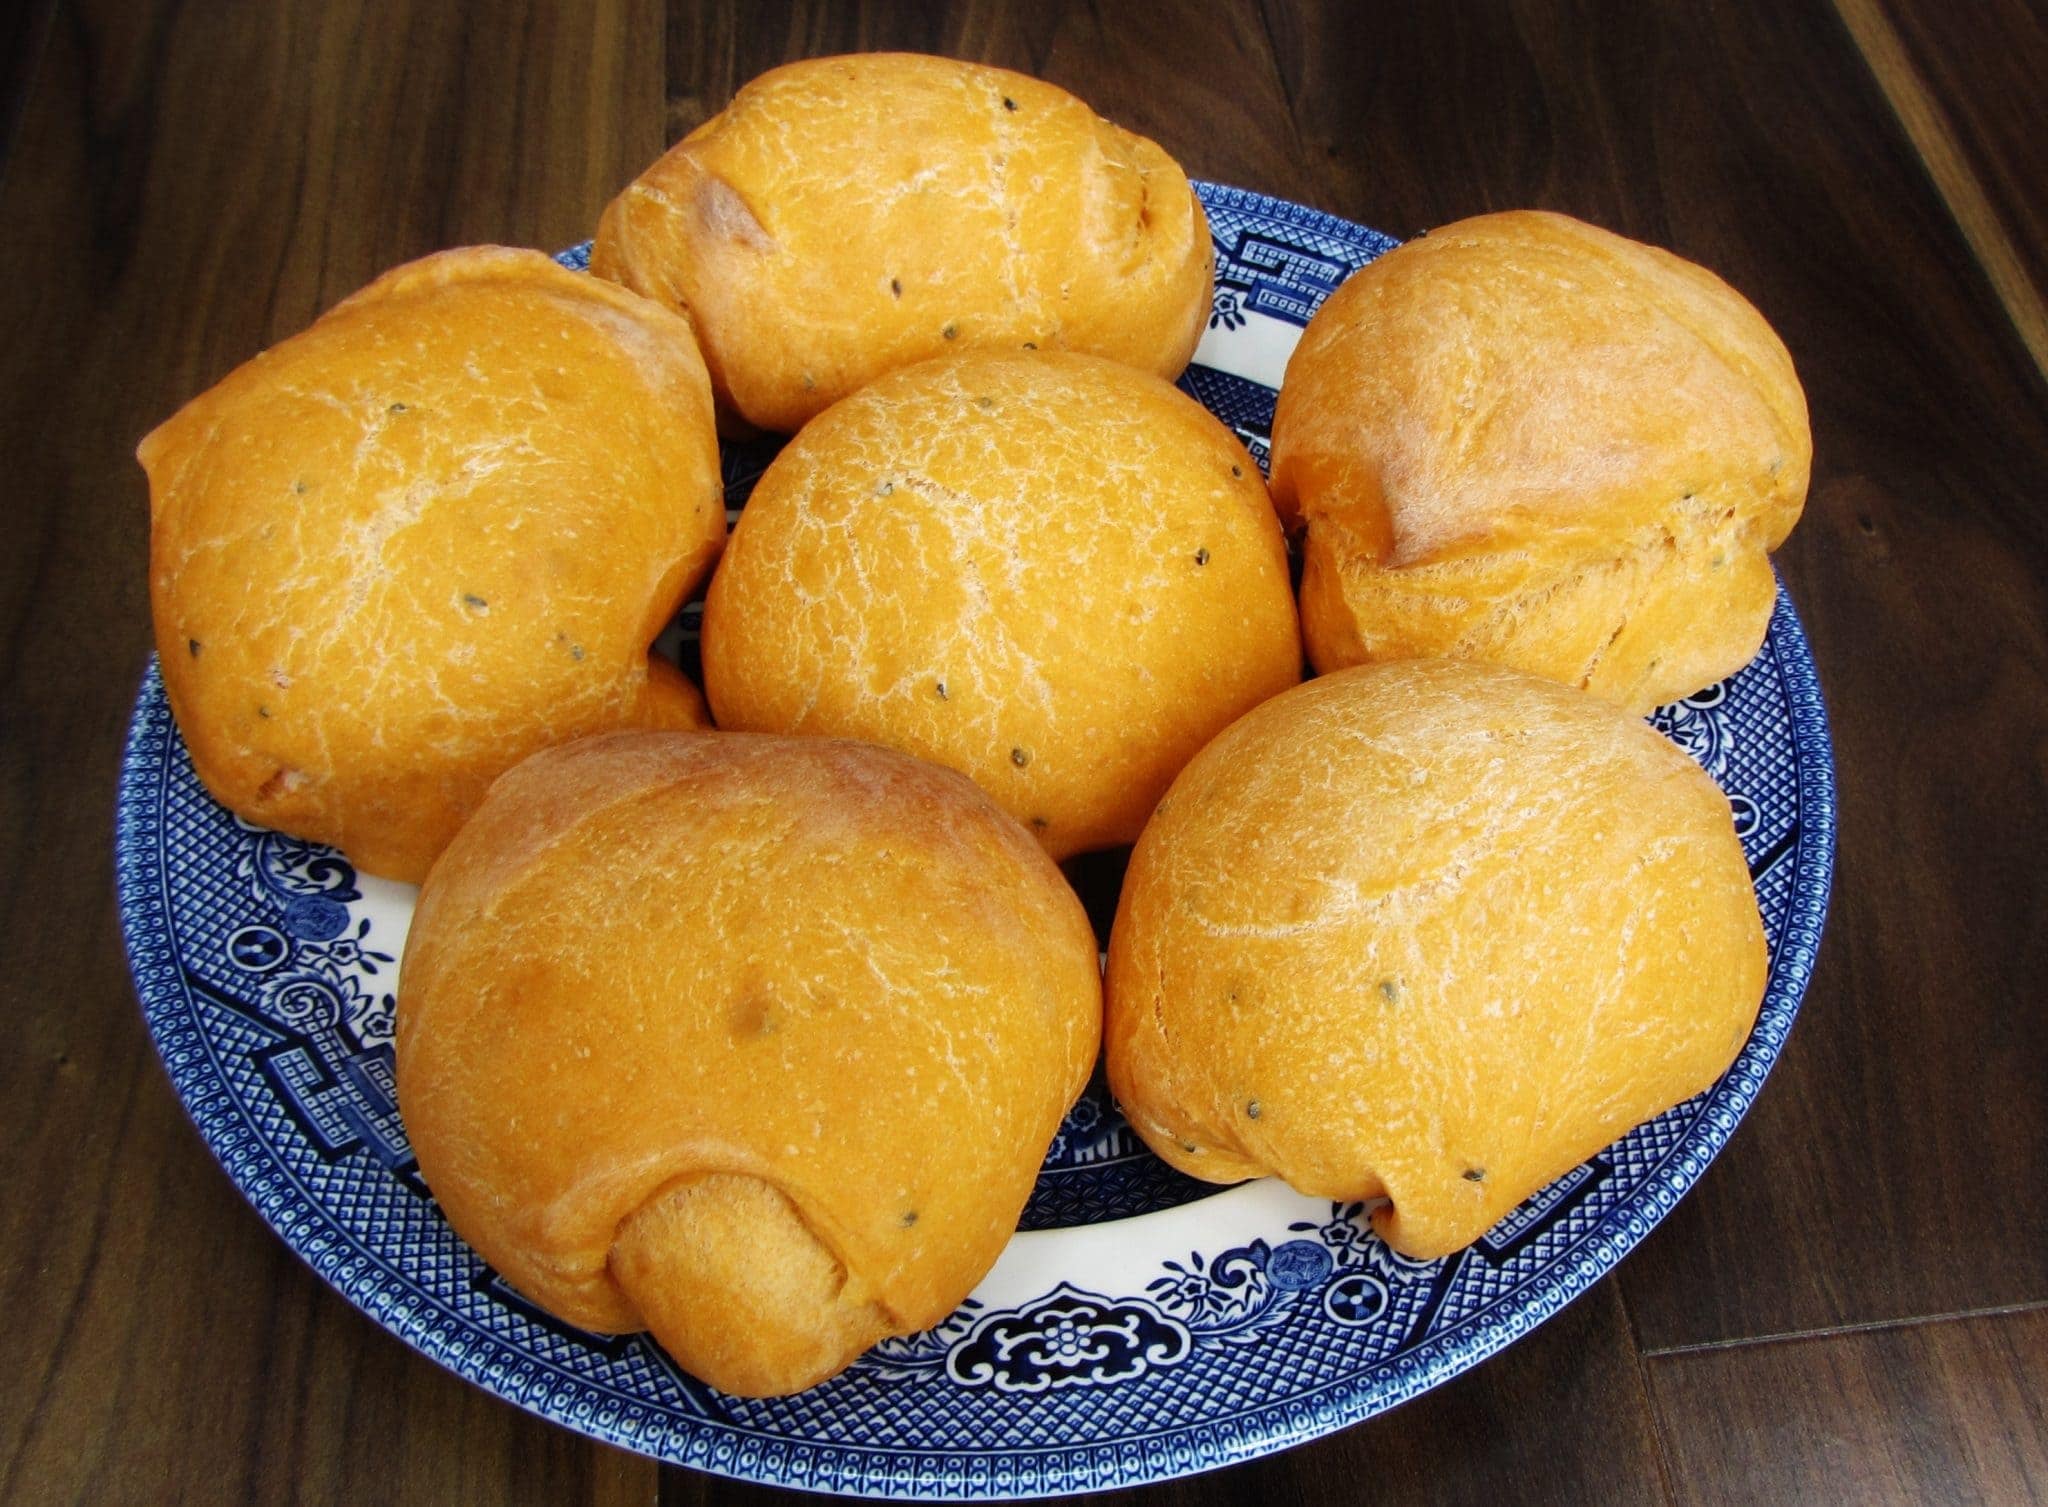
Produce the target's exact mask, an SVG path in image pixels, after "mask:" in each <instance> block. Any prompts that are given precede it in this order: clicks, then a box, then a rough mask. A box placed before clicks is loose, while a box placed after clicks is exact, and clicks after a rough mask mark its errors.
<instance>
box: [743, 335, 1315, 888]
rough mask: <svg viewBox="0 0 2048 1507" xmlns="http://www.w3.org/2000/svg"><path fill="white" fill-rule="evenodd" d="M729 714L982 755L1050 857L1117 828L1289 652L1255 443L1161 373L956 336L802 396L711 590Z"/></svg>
mask: <svg viewBox="0 0 2048 1507" xmlns="http://www.w3.org/2000/svg"><path fill="white" fill-rule="evenodd" d="M703 643H704V680H705V689H706V693H707V695H708V696H709V697H710V700H711V705H712V708H713V711H714V713H715V714H716V716H717V719H718V723H719V725H720V726H721V727H732V728H741V729H747V730H752V731H758V732H782V733H818V734H826V735H830V736H838V737H854V738H864V739H869V740H871V741H874V742H878V743H886V744H889V745H890V746H892V747H896V748H901V749H903V750H905V751H907V752H910V753H914V754H917V755H918V756H919V757H922V758H926V759H931V760H933V761H934V762H936V763H940V764H944V765H946V766H947V767H949V768H952V769H957V770H959V771H961V772H962V773H964V774H966V775H968V776H970V777H971V778H973V779H974V780H975V781H976V783H978V784H979V785H981V787H982V788H983V789H984V790H986V791H987V792H988V793H989V794H990V795H992V796H994V797H995V799H996V801H997V802H998V803H999V804H1000V805H1001V806H1002V807H1003V808H1004V809H1005V810H1007V811H1009V812H1010V813H1011V814H1012V815H1013V816H1015V817H1017V819H1018V820H1020V821H1022V822H1024V823H1026V824H1027V825H1028V826H1029V827H1030V828H1031V829H1032V830H1033V831H1034V832H1035V833H1036V834H1037V835H1038V838H1039V840H1040V841H1041V842H1042V843H1043V844H1044V845H1045V847H1046V849H1047V850H1048V851H1049V852H1051V853H1052V854H1053V855H1054V856H1055V857H1065V856H1067V855H1068V854H1072V853H1078V852H1083V851H1086V850H1088V849H1091V848H1100V847H1106V846H1110V845H1112V844H1116V843H1126V842H1131V841H1133V840H1135V839H1136V837H1137V835H1138V831H1139V829H1140V828H1141V827H1142V826H1143V825H1144V822H1145V817H1146V815H1147V814H1148V813H1149V812H1150V811H1151V809H1152V804H1153V802H1155V801H1156V800H1157V799H1158V798H1159V796H1160V795H1161V794H1162V793H1163V792H1164V791H1165V789H1166V786H1167V784H1168V783H1169V782H1170V781H1171V780H1172V778H1173V776H1174V774H1175V773H1176V772H1178V770H1179V769H1180V767H1181V765H1182V764H1184V763H1185V762H1186V761H1187V760H1188V759H1189V758H1190V757H1191V756H1192V755H1193V754H1194V752H1195V750H1197V749H1198V748H1200V747H1201V746H1202V744H1203V743H1204V742H1206V741H1207V740H1208V739H1209V738H1210V737H1211V736H1212V735H1213V734H1214V733H1216V732H1217V731H1218V730H1220V729H1221V728H1222V727H1223V726H1224V725H1225V724H1227V723H1228V722H1230V721H1231V719H1233V718H1234V717H1236V716H1237V715H1238V714H1239V713H1241V712H1243V711H1245V710H1246V709H1247V708H1249V707H1251V706H1254V705H1256V704H1257V703H1258V702H1260V701H1262V700H1264V699H1265V698H1266V697H1268V696H1271V695H1273V694H1275V693H1276V692H1278V691H1281V690H1284V689H1286V688H1287V687H1288V686H1291V685H1293V684H1294V683H1295V682H1296V681H1297V680H1299V679H1300V674H1301V648H1300V640H1299V637H1298V633H1297V629H1296V625H1295V615H1294V604H1293V600H1292V597H1291V594H1290V589H1289V584H1288V578H1287V561H1286V553H1285V546H1284V543H1283V541H1282V539H1281V534H1280V526H1279V522H1278V520H1277V519H1276V518H1275V516H1274V514H1273V508H1272V504H1271V502H1270V500H1269V499H1268V498H1267V496H1266V491H1265V487H1264V484H1263V483H1262V482H1261V480H1260V478H1259V473H1258V469H1257V467H1256V466H1254V465H1253V463H1252V461H1251V459H1250V457H1248V456H1247V455H1246V454H1245V452H1244V448H1243V447H1242V446H1241V445H1239V444H1238V442H1237V440H1236V438H1235V437H1234V436H1232V435H1231V434H1230V432H1229V431H1228V430H1226V429H1225V428H1224V427H1223V426H1222V424H1220V423H1219V422H1218V421H1217V420H1216V419H1215V418H1214V417H1213V416H1212V415H1210V414H1209V413H1207V412H1206V411H1205V410H1203V409H1202V408H1201V406H1200V405H1199V404H1197V403H1195V402H1194V401H1193V400H1192V399H1190V398H1189V397H1187V396H1186V395H1185V394H1184V393H1181V392H1179V391H1178V390H1176V389H1175V388H1173V387H1172V386H1170V385H1169V384H1167V383H1166V382H1164V381H1162V380H1160V379H1159V378H1156V377H1152V376H1149V375H1146V374H1145V373H1142V372H1137V371H1133V370H1131V369H1130V368H1128V367H1124V366H1120V365H1118V364H1116V363H1114V362H1111V361H1106V360H1102V359H1100V358H1097V357H1091V356H1079V355H1071V354H1064V355H1056V354H1052V353H1039V354H1035V355H1029V354H1027V355H1015V356H1010V355H992V354H991V355H967V356H960V357H955V358H951V359H942V360H939V361H933V362H927V363H925V364H924V365H921V366H918V367H914V368H911V369H909V370H907V371H902V372H896V373H893V374H891V375H889V376H887V377H884V378H882V379H881V380H879V381H878V382H876V383H875V384H873V385H872V386H870V387H867V388H864V389H862V390H861V391H860V392H858V393H856V394H855V395H854V396H853V397H851V398H848V399H847V400H845V401H844V402H842V403H840V404H838V405H837V406H835V407H834V408H832V409H830V410H829V411H827V412H826V413H824V414H821V415H819V417H818V418H816V419H814V420H813V421H812V422H811V423H810V424H808V425H807V426H805V428H804V430H803V432H802V433H801V434H799V435H798V436H797V437H796V438H795V439H794V440H793V441H791V443H790V444H789V445H788V446H787V447H785V448H784V449H783V451H782V453H781V454H780V455H779V456H777V458H776V459H775V461H774V463H773V464H772V465H771V466H770V467H769V468H768V471H767V473H766V474H765V475H764V476H763V477H762V478H761V480H760V483H759V484H758V485H757V486H756V487H755V489H754V493H753V496H752V497H751V498H750V499H749V501H748V503H747V508H746V511H745V512H744V513H743V514H741V517H740V522H739V524H738V525H737V527H736V528H735V530H734V533H733V538H732V542H731V544H730V546H729V547H728V549H727V552H726V557H725V560H724V562H723V564H722V565H721V566H720V568H719V572H718V575H717V576H716V578H715V579H714V580H713V581H712V584H711V590H710V593H709V595H708V596H707V598H706V601H705V609H704V640H703Z"/></svg>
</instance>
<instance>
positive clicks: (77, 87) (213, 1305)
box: [0, 4, 662, 1503]
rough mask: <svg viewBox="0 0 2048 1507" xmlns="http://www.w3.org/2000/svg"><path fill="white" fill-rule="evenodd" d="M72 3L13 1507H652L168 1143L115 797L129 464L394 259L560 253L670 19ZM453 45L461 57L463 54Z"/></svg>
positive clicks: (32, 239)
mask: <svg viewBox="0 0 2048 1507" xmlns="http://www.w3.org/2000/svg"><path fill="white" fill-rule="evenodd" d="M495 9H496V12H497V14H496V19H495V20H494V21H493V22H491V23H490V24H485V23H484V22H483V21H481V20H480V19H478V18H474V17H472V18H471V20H470V21H469V22H468V23H464V22H462V20H461V19H460V18H461V14H462V13H461V12H458V11H457V10H456V9H455V8H451V7H441V6H439V5H433V4H420V5H416V6H410V7H407V6H379V7H377V8H376V10H375V16H374V24H372V18H371V15H370V13H368V12H365V11H361V10H357V9H354V8H351V7H348V6H339V5H337V6H327V5H304V6H299V7H296V8H285V7H277V8H272V7H268V6H264V7H253V6H252V7H235V6H228V7H193V8H190V9H176V8H172V7H159V8H154V9H152V8H148V7H139V6H104V7H101V6H67V7H65V8H64V9H62V10H61V11H60V12H59V14H58V17H57V19H56V23H55V25H54V27H53V29H52V32H51V35H50V39H49V42H48V45H47V50H46V52H45V54H44V56H43V58H42V61H41V66H40V69H39V71H38V73H37V76H36V81H35V87H34V90H33V92H32V96H31V98H30V99H29V101H28V104H27V106H26V109H25V112H24V114H23V119H22V128H21V134H20V139H19V142H18V144H17V146H16V149H15V154H14V160H13V161H12V163H11V164H10V166H9V170H8V172H7V175H6V179H5V182H4V186H0V224H4V225H5V227H6V230H5V233H4V239H0V259H4V260H0V267H4V272H5V277H4V286H5V294H4V296H0V392H4V394H5V405H6V406H5V410H4V414H0V475H4V476H5V477H6V479H7V483H6V484H7V495H8V499H9V500H8V505H7V517H8V523H9V544H8V549H7V551H6V555H5V566H4V569H0V707H4V708H5V710H4V712H0V847H4V853H5V862H4V864H0V957H4V958H5V960H6V966H5V968H4V969H0V1012H4V1017H5V1020H6V1023H7V1032H8V1047H7V1050H6V1051H4V1052H0V1103H4V1104H6V1105H7V1106H8V1107H9V1117H8V1118H9V1124H10V1134H9V1135H8V1136H7V1137H5V1138H4V1140H0V1187H5V1188H6V1189H7V1194H8V1196H7V1197H6V1198H5V1199H0V1300H4V1302H5V1303H6V1305H7V1308H6V1311H7V1313H8V1315H9V1317H8V1322H7V1323H6V1324H5V1325H4V1326H0V1498H4V1499H6V1500H9V1501H22V1502H38V1503H40V1502H50V1501H67V1500H96V1501H97V1500H106V1501H124V1502H125V1501H149V1500H161V1499H176V1498H179V1497H187V1498H191V1499H195V1500H224V1501H225V1500H233V1501H258V1500H273V1501H284V1500H330V1501H360V1500H366V1499H376V1500H407V1501H414V1502H441V1501H449V1500H531V1501H537V1502H538V1501H553V1500H558V1499H566V1500H573V1501H590V1502H597V1501H623V1500H641V1501H644V1500H647V1499H649V1498H651V1496H652V1495H653V1492H654V1489H655V1478H654V1468H653V1466H652V1465H651V1463H649V1462H647V1461H644V1460H639V1459H636V1458H632V1457H629V1456H625V1455H621V1454H617V1453H615V1452H612V1451H606V1450H601V1449H599V1448H598V1447H596V1446H593V1445H589V1444H586V1443H584V1442H582V1441H579V1440H577V1439H575V1438H574V1437H573V1436H570V1435H568V1434H565V1433H564V1432H562V1431H561V1430H560V1429H558V1428H556V1427H554V1426H553V1425H551V1424H547V1423H543V1422H541V1421H539V1420H537V1419H533V1418H529V1417H527V1416H526V1415H524V1414H522V1413H519V1412H518V1411H516V1410H515V1409H512V1408H510V1407H508V1406H505V1405H503V1404H501V1403H497V1402H495V1401H492V1400H490V1399H488V1398H486V1397H484V1396H482V1395H481V1394H479V1393H476V1392H474V1391H473V1390H472V1389H470V1388H469V1387H467V1386H466V1385H464V1384H463V1383H461V1382H459V1381H457V1380H456V1379H455V1378H453V1377H451V1376H449V1375H447V1374H445V1373H443V1372H441V1371H440V1370H438V1369H437V1368H436V1367H434V1366H433V1365H432V1364H430V1363H429V1362H427V1361H425V1360H424V1359H422V1358H420V1357H419V1356H417V1355H416V1354H414V1353H412V1352H411V1351H409V1350H407V1349H406V1348H405V1347H404V1346H402V1345H400V1344H399V1343H397V1342H396V1341H394V1340H392V1339H390V1338H389V1337H388V1336H386V1335H385V1334H383V1333H382V1332H381V1331H379V1330H377V1329H376V1328H375V1327H374V1326H372V1325H371V1324H370V1323H369V1322H368V1321H367V1320H366V1319H364V1318H362V1317H361V1316H359V1315H358V1314H356V1313H355V1312H354V1310H352V1309H350V1308H349V1307H348V1306H347V1305H346V1304H344V1303H343V1302H342V1301H341V1300H340V1299H338V1298H337V1297H335V1296H334V1295H333V1294H332V1293H330V1292H329V1291H328V1290H327V1289H326V1288H325V1287H324V1286H322V1285H321V1284H320V1283H319V1282H318V1281H317V1280H316V1279H315V1278H314V1277H313V1276H312V1275H311V1273H310V1272H308V1271H307V1270H306V1269H305V1268H303V1267H302V1266H300V1265H299V1263H298V1262H297V1261H296V1259H294V1258H293V1257H291V1256H290V1255H289V1254H288V1253H287V1252H286V1251H285V1250H284V1249H283V1247H282V1246H281V1245H280V1243H279V1242H278V1241H277V1240H276V1239H275V1238H274V1237H272V1236H271V1235H270V1234H269V1233H268V1232H267V1231H266V1230H264V1229H263V1228H262V1226H261V1225H260V1224H259V1223H258V1222H257V1221H256V1219H255V1217H254V1216H253V1215H252V1214H251V1213H250V1212H249V1211H248V1209H247V1207H246V1206H245V1205H243V1204H242V1203H241V1202H240V1200H239V1199H238V1197H237V1196H236V1195H235V1194H234V1192H233V1190H232V1189H231V1188H230V1187H229V1186H228V1184H227V1182H226V1179H225V1178H224V1177H223V1176H222V1175H221V1174H220V1173H219V1171H218V1170H217V1169H216V1168H215V1167H214V1166H213V1164H212V1162H211V1161H210V1159H209V1158H208V1157H207V1155H206V1152H205V1150H204V1149H203V1147H202V1146H201V1145H200V1142H199V1140H198V1138H197V1137H196V1136H195V1135H194V1134H193V1133H192V1131H191V1128H190V1126H189V1125H188V1124H187V1123H186V1122H185V1120H184V1118H183V1116H182V1115H181V1114H180V1113H179V1111H178V1109H177V1106H176V1101H175V1100H174V1099H173V1098H172V1096H171V1093H170V1090H169V1087H168V1085H167V1083H166V1082H165V1080H164V1076H163V1072H162V1069H161V1067H160V1066H159V1065H158V1064H157V1062H156V1060H155V1055H154V1053H153V1052H152V1051H151V1049H150V1047H149V1044H148V1042H147V1039H146V1038H145V1036H144V1034H143V1031H142V1027H141V1022H140V1019H139V1016H138V1013H137V1011H136V1008H135V1000H134V994H133V991H132V988H131V986H130V984H129V982H128V980H127V978H126V977H125V973H124V970H123V967H122V964H121V961H120V959H121V944H120V936H119V932H118V929H117V926H116V922H115V917H114V911H113V905H112V896H111V890H112V882H111V872H110V835H111V820H110V814H109V813H110V802H111V799H112V793H113V784H114V772H115V767H116V762H117V757H118V752H119V748H120V744H121V735H122V727H123V724H124V722H125V720H126V716H127V711H128V707H129V704H130V702H131V700H132V698H133V695H134V690H135V685H136V681H137V679H138V677H139V676H140V674H141V670H142V666H143V661H144V656H145V654H146V652H147V645H148V606H147V601H146V594H145V590H144V554H145V546H146V525H145V521H144V519H145V514H144V491H143V486H142V479H141V475H140V472H139V470H138V469H137V468H136V466H135V464H134V461H133V458H132V456H133V450H134V446H135V442H136V440H137V439H138V438H139V437H140V436H141V435H142V434H143V432H144V431H145V430H147V429H148V428H149V427H150V426H151V425H152V424H153V423H155V422H156V421H157V420H159V419H161V418H162V417H164V416H166V415H167V414H168V413H169V412H170V411H171V410H172V409H173V408H175V407H176V406H177V405H178V404H179V403H180V402H181V401H183V400H184V399H185V398H186V397H188V396H190V395H191V394H192V393H194V392H196V391H197V390H198V389H199V388H200V387H202V386H203V385H205V384H206V383H207V382H209V381H210V380H212V379H213V378H215V377H217V376H218V375H220V374H221V373H222V372H224V371H226V370H227V369H228V368H229V367H231V366H233V365H234V364H236V363H238V362H240V361H242V360H244V359H246V358H247V357H248V356H250V355H251V354H253V353H254V352H255V351H256V350H258V349H260V348H261V347H262V346H263V345H264V344H266V343H268V342H269V341H271V340H274V339H275V338H277V337H278V336H280V335H282V334H285V333H288V332H290V331H291V330H294V329H296V328H298V327H299V326H301V325H303V324H304V323H306V322H307V321H308V320H309V319H310V318H311V317H312V316H313V314H314V313H315V312H316V311H317V310H319V309H320V308H321V307H323V306H325V305H326V304H329V303H331V302H333V301H334V300H335V299H336V298H338V297H340V296H341V295H342V294H344V293H346V292H348V291H350V290H352V289H353V288H355V287H356V286H358V285H360V284H361V283H362V282H364V281H366V280H367V279H368V278H369V277H370V276H372V275H373V274H374V273H375V272H377V271H378V270H380V269H381V268H383V267H384V266H386V265H389V264H390V263H393V262H396V261H399V260H403V259H404V258H406V257H408V256H412V255H416V254H418V253H421V252H424V251H427V250H429V249H432V248H434V247H436V246H439V245H442V244H444V243H447V242H449V241H453V240H461V239H483V238H492V239H505V240H514V241H522V240H523V241H530V242H538V243H540V244H543V245H546V244H553V243H558V242H563V241H569V240H573V239H577V238H579V237H580V236H581V235H583V234H585V233H587V227H588V225H589V224H590V223H591V221H592V220H594V218H595V214H596V211H597V209H598V208H599V207H600V206H601V205H602V203H603V202H604V198H605V196H606V195H607V194H608V193H609V192H610V191H611V190H612V189H613V187H614V186H615V184H616V182H617V181H619V180H620V179H622V178H623V177H625V176H629V175H630V173H631V172H632V171H633V170H634V169H635V168H637V167H638V166H639V165H640V163H641V161H642V160H643V159H644V158H646V157H648V156H650V155H652V154H653V152H654V151H656V150H657V149H658V148H659V146H660V136H661V128H660V115H661V108H662V107H661V77H660V17H659V15H658V13H656V12H654V11H652V10H650V9H647V8H644V7H642V8H638V9H634V8H613V9H600V10H599V11H598V12H597V13H596V14H595V15H594V16H591V17H587V18H585V19H584V20H583V21H582V22H580V23H577V24H569V23H568V22H566V21H559V20H554V19H550V15H551V8H549V7H538V6H537V7H535V8H534V9H533V11H532V12H530V13H528V12H525V11H522V10H520V9H519V8H517V7H513V6H500V7H496V8H495ZM465 24H467V25H468V26H469V27H471V28H473V34H471V35H464V34H463V26H464V25H465Z"/></svg>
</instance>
